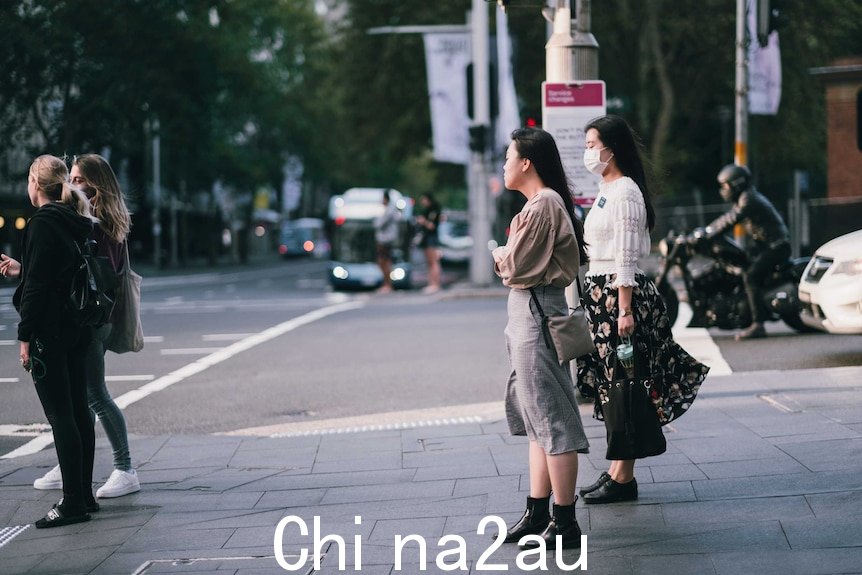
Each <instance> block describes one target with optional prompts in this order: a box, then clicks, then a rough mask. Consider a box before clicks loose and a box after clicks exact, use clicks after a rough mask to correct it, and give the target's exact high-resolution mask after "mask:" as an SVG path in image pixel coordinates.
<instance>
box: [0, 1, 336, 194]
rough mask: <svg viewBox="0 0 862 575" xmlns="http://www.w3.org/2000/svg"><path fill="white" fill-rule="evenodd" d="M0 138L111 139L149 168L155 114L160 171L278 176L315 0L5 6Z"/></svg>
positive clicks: (47, 146) (311, 45)
mask: <svg viewBox="0 0 862 575" xmlns="http://www.w3.org/2000/svg"><path fill="white" fill-rule="evenodd" d="M0 22H2V24H0V38H2V42H3V49H2V58H3V60H2V62H0V64H2V68H3V70H4V74H6V75H7V76H8V81H4V82H0V117H3V118H4V121H3V123H2V126H3V128H2V133H0V139H2V142H3V145H5V146H7V149H8V147H9V146H10V143H12V142H15V143H16V145H17V141H20V140H17V141H16V139H14V138H15V136H21V135H22V134H24V133H26V131H28V130H33V129H34V128H35V129H36V130H37V131H38V133H39V134H40V135H41V137H42V140H43V141H42V142H40V141H39V140H38V139H36V140H33V145H32V147H33V149H31V150H28V151H29V152H30V153H31V154H32V153H37V152H41V151H45V150H47V151H49V152H52V153H63V152H68V153H70V154H72V153H80V152H84V151H100V150H102V149H103V148H105V147H108V148H110V149H111V152H112V162H114V163H116V162H117V160H118V159H120V160H122V159H129V160H130V163H131V170H132V176H133V178H135V180H136V181H137V183H138V185H142V184H143V182H144V181H146V173H145V170H144V166H145V163H146V153H147V152H146V146H145V145H144V140H145V134H144V125H145V122H146V121H147V120H149V119H155V118H157V119H158V120H159V122H160V126H161V130H160V135H161V138H162V148H163V150H164V155H165V157H164V161H163V163H162V165H163V179H164V184H165V185H166V186H168V187H172V188H173V189H179V188H180V187H182V186H181V182H183V183H185V184H187V186H188V188H189V189H191V190H195V191H197V190H207V189H209V187H210V185H211V183H212V182H213V181H214V180H216V179H222V180H223V181H225V182H226V183H228V184H231V185H233V186H236V187H238V188H239V189H245V190H249V191H250V190H252V189H255V188H256V187H258V186H259V185H265V184H270V185H279V184H280V178H281V166H282V164H283V163H284V158H285V156H286V154H287V153H300V154H301V153H302V152H303V150H304V149H305V146H306V145H307V143H306V141H305V136H304V135H305V134H306V133H307V132H309V131H311V129H312V128H311V126H310V125H309V124H308V123H307V121H306V117H307V116H308V114H307V113H306V110H307V108H308V105H307V102H306V100H305V93H304V90H305V89H306V86H307V82H308V81H309V78H310V77H312V76H313V73H314V72H313V70H312V68H313V66H312V62H314V61H315V60H317V59H318V58H319V57H320V56H321V55H320V54H319V52H318V51H319V49H320V46H321V45H322V43H323V40H324V37H323V28H322V24H321V22H320V21H319V19H318V18H317V17H316V15H315V14H314V12H313V2H311V0H305V1H297V0H278V1H272V0H243V1H241V2H238V1H235V0H233V1H232V0H179V1H176V0H129V1H123V2H112V3H110V8H109V9H108V5H106V4H105V3H104V2H99V1H96V0H75V1H74V2H72V1H62V0H61V1H57V0H20V1H17V2H4V3H2V5H0Z"/></svg>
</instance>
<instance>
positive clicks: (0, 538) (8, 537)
mask: <svg viewBox="0 0 862 575" xmlns="http://www.w3.org/2000/svg"><path fill="white" fill-rule="evenodd" d="M28 527H30V526H29V525H14V526H12V527H2V528H0V548H2V547H3V546H4V545H6V544H8V543H9V542H10V541H12V540H13V539H15V538H16V537H18V536H19V535H21V533H23V532H24V531H25V530H26V529H27V528H28Z"/></svg>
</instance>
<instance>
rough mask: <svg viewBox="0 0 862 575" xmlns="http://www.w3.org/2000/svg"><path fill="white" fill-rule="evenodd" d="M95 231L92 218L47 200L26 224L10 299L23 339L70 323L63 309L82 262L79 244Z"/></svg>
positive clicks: (19, 336) (49, 331)
mask: <svg viewBox="0 0 862 575" xmlns="http://www.w3.org/2000/svg"><path fill="white" fill-rule="evenodd" d="M92 231H93V222H92V221H91V220H89V219H87V218H85V217H84V216H82V215H80V214H78V212H76V211H75V209H74V208H73V207H72V206H69V205H68V204H62V203H59V202H52V203H49V204H45V205H44V206H42V207H41V208H39V209H38V210H37V211H36V213H35V214H34V215H33V217H32V218H30V221H29V222H27V227H26V228H25V229H24V243H23V248H24V249H23V257H22V259H21V283H20V284H18V289H17V290H15V296H14V297H13V298H12V303H13V304H14V305H15V309H17V310H18V313H19V314H20V315H21V322H20V323H19V324H18V339H19V340H20V341H30V340H31V338H32V337H33V336H34V335H42V334H47V333H53V332H56V331H58V330H59V329H60V328H63V327H69V326H70V325H71V321H70V319H69V317H68V314H67V313H66V311H65V307H66V302H67V301H68V299H69V293H70V291H71V289H72V275H73V272H74V269H75V265H76V263H77V261H78V251H77V249H76V247H75V242H76V241H77V242H78V243H79V244H80V243H81V242H83V241H84V240H86V239H87V238H88V237H89V235H90V234H91V233H92Z"/></svg>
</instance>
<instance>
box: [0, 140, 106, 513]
mask: <svg viewBox="0 0 862 575" xmlns="http://www.w3.org/2000/svg"><path fill="white" fill-rule="evenodd" d="M68 178H69V172H68V170H67V168H66V164H65V163H64V162H63V160H61V159H60V158H56V157H54V156H48V155H44V156H39V157H38V158H36V159H35V160H34V161H33V164H32V165H31V166H30V173H29V176H28V184H27V192H28V194H29V196H30V202H31V203H32V204H33V206H35V207H36V208H38V209H37V210H36V213H35V214H34V215H33V217H32V218H30V220H29V221H28V222H27V225H26V227H25V228H24V240H23V257H22V260H21V267H20V270H19V271H20V277H21V282H20V284H19V285H18V289H17V290H16V291H15V295H14V297H13V303H14V305H15V308H16V309H17V310H18V312H19V313H20V316H21V321H20V323H19V324H18V340H19V341H20V342H21V344H20V355H21V363H22V365H23V366H24V368H25V369H27V370H28V371H30V373H31V375H32V376H33V383H34V385H35V387H36V392H37V393H38V394H39V400H40V401H41V403H42V408H43V410H44V411H45V417H47V419H48V423H50V424H51V431H52V432H53V435H54V445H55V447H56V451H57V459H58V460H59V461H60V470H61V476H62V488H63V498H62V499H60V501H59V503H57V504H56V505H55V506H54V507H53V508H52V509H51V510H50V511H48V513H47V515H45V517H43V518H42V519H39V520H38V521H36V527H37V528H39V529H42V528H46V527H58V526H61V525H69V524H71V523H80V522H82V521H88V520H89V519H90V512H93V511H98V508H99V506H98V504H97V503H96V500H95V498H94V497H93V492H92V483H93V453H94V451H95V434H94V432H93V422H92V420H91V419H90V410H89V408H88V406H87V384H86V371H87V368H86V352H87V349H88V347H89V345H90V341H91V340H92V338H93V330H92V328H90V327H80V326H77V325H76V324H75V323H74V322H73V320H72V318H71V317H70V315H69V313H68V310H67V308H66V302H67V300H68V297H69V295H68V294H69V293H70V292H71V285H72V276H73V272H74V270H75V268H76V263H77V261H78V259H79V257H80V256H79V255H78V250H79V248H77V247H76V245H75V244H76V242H77V243H78V244H81V243H83V242H85V241H86V240H87V238H88V237H89V235H90V234H91V233H92V230H93V219H92V216H91V215H90V204H89V203H88V202H87V198H86V197H84V195H83V194H82V193H81V192H79V191H78V190H76V189H74V188H73V187H72V186H71V185H70V183H69V180H68ZM8 263H9V262H8V260H4V264H7V265H6V267H4V268H3V270H2V271H4V272H8V271H9V269H10V267H11V266H10V265H8Z"/></svg>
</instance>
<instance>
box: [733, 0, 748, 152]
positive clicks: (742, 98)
mask: <svg viewBox="0 0 862 575" xmlns="http://www.w3.org/2000/svg"><path fill="white" fill-rule="evenodd" d="M747 4H748V0H736V143H735V145H734V155H733V160H734V162H735V163H736V164H737V165H740V166H747V165H748V43H749V36H748V13H747V12H748V10H747Z"/></svg>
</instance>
